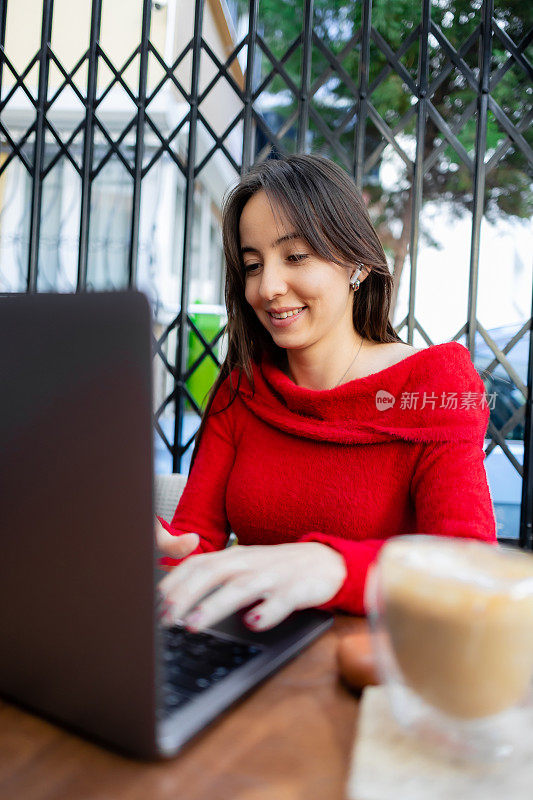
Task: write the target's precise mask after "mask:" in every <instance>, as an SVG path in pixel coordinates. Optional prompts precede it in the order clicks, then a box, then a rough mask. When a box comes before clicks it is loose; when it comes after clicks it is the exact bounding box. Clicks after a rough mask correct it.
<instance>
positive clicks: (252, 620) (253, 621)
mask: <svg viewBox="0 0 533 800" xmlns="http://www.w3.org/2000/svg"><path fill="white" fill-rule="evenodd" d="M260 619H261V614H250V615H248V616H247V617H246V622H247V623H248V624H249V625H257V623H258V622H259V620H260Z"/></svg>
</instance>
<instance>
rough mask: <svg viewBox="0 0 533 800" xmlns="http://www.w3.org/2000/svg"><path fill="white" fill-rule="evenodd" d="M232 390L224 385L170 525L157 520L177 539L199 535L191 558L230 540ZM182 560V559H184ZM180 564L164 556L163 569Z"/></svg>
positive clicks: (216, 399) (232, 432) (232, 449)
mask: <svg viewBox="0 0 533 800" xmlns="http://www.w3.org/2000/svg"><path fill="white" fill-rule="evenodd" d="M228 400H229V388H228V387H227V385H226V384H222V386H221V388H220V390H219V392H218V393H217V395H216V397H215V400H214V401H213V404H212V407H211V411H210V413H209V416H208V418H207V421H206V425H205V428H204V431H203V434H202V439H201V441H200V446H199V448H198V452H197V455H196V458H195V461H194V464H193V466H192V468H191V471H190V474H189V477H188V480H187V483H186V485H185V488H184V490H183V494H182V495H181V498H180V500H179V503H178V506H177V508H176V511H175V513H174V516H173V518H172V521H171V522H170V524H169V523H168V522H166V521H165V520H163V519H161V518H160V517H158V519H159V521H160V522H161V524H162V525H163V527H164V528H165V529H166V530H167V531H168V532H169V533H171V534H173V535H174V536H179V535H180V534H183V533H197V534H198V535H199V537H200V542H199V544H198V547H197V548H196V550H194V552H193V553H191V555H195V554H198V553H207V552H210V551H213V550H222V549H223V548H224V547H225V545H226V542H227V540H228V537H229V533H230V527H229V522H228V519H227V516H226V486H227V483H228V479H229V475H230V472H231V468H232V466H233V463H234V460H235V436H234V433H235V432H234V422H233V413H232V411H233V409H232V406H229V408H227V409H225V406H226V405H227V402H228ZM182 560H183V559H182ZM177 563H178V561H177V560H176V559H173V558H169V557H168V556H165V557H163V558H161V559H160V564H161V565H162V566H174V565H175V564H177Z"/></svg>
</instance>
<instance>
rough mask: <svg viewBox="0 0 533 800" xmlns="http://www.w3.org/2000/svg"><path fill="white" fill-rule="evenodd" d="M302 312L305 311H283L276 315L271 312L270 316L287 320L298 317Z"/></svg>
mask: <svg viewBox="0 0 533 800" xmlns="http://www.w3.org/2000/svg"><path fill="white" fill-rule="evenodd" d="M300 311H303V308H297V309H296V310H295V311H283V312H282V313H281V314H274V313H272V312H270V315H271V316H272V317H274V319H287V317H294V316H296V314H299V313H300Z"/></svg>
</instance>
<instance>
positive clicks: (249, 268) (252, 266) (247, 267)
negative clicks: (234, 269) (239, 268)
mask: <svg viewBox="0 0 533 800" xmlns="http://www.w3.org/2000/svg"><path fill="white" fill-rule="evenodd" d="M260 267H261V264H245V265H244V271H245V273H246V274H247V275H249V274H250V272H256V271H257V270H258V269H259V268H260Z"/></svg>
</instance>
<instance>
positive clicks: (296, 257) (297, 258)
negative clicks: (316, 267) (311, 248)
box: [287, 253, 308, 263]
mask: <svg viewBox="0 0 533 800" xmlns="http://www.w3.org/2000/svg"><path fill="white" fill-rule="evenodd" d="M304 258H308V254H307V253H293V255H290V256H288V258H287V260H288V261H292V262H293V263H295V262H297V261H303V260H304Z"/></svg>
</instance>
